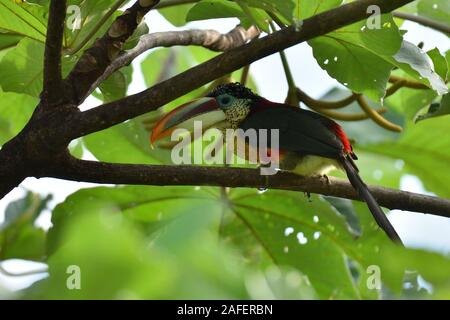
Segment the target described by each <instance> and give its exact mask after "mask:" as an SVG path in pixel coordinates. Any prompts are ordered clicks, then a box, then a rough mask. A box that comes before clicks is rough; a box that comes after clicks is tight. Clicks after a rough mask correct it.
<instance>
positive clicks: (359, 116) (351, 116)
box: [313, 108, 387, 121]
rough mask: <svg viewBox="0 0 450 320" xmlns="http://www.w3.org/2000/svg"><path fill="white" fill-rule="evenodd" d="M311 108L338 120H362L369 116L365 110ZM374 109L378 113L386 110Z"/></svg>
mask: <svg viewBox="0 0 450 320" xmlns="http://www.w3.org/2000/svg"><path fill="white" fill-rule="evenodd" d="M313 110H315V111H317V112H319V113H321V114H323V115H325V116H327V117H329V118H332V119H335V120H340V121H362V120H367V119H369V118H370V117H369V115H367V113H365V112H359V113H343V112H339V111H334V110H328V109H319V108H313ZM374 111H375V112H376V113H378V114H382V113H385V112H387V109H386V108H379V109H376V110H374Z"/></svg>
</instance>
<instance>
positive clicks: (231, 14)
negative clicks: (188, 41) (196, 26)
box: [186, 0, 268, 31]
mask: <svg viewBox="0 0 450 320" xmlns="http://www.w3.org/2000/svg"><path fill="white" fill-rule="evenodd" d="M243 4H244V5H245V3H243ZM248 13H249V14H247V13H246V12H244V11H243V9H242V8H241V6H240V5H239V4H237V3H235V2H232V1H225V0H202V1H200V2H198V3H197V4H195V5H194V6H193V7H192V8H191V9H190V10H189V12H188V14H187V16H186V21H187V22H189V21H197V20H207V19H218V18H238V19H239V20H241V24H242V25H243V26H244V27H249V26H250V25H251V24H256V25H257V26H258V27H260V28H262V29H263V30H264V31H268V24H267V22H266V21H265V20H266V19H267V15H266V14H265V12H264V11H263V10H260V9H255V8H248Z"/></svg>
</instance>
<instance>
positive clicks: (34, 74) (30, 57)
mask: <svg viewBox="0 0 450 320" xmlns="http://www.w3.org/2000/svg"><path fill="white" fill-rule="evenodd" d="M43 57H44V44H42V43H41V42H37V41H34V40H31V39H28V38H24V39H22V40H21V41H20V42H19V44H18V45H17V46H16V47H15V48H14V49H13V50H11V51H9V52H8V53H7V54H6V55H5V57H4V58H3V59H2V61H1V62H0V85H1V86H2V88H3V90H5V91H14V92H19V93H26V94H29V95H31V96H34V97H39V94H40V92H41V91H42V81H43V80H42V77H43V61H42V60H43Z"/></svg>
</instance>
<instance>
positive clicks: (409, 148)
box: [363, 117, 450, 198]
mask: <svg viewBox="0 0 450 320" xmlns="http://www.w3.org/2000/svg"><path fill="white" fill-rule="evenodd" d="M448 121H449V120H448V117H438V118H433V119H429V120H427V121H421V122H419V123H417V124H413V123H412V122H408V124H407V126H406V128H405V131H404V133H403V134H402V136H401V138H400V139H399V140H397V141H395V142H391V143H382V144H378V145H371V146H364V148H363V149H364V150H368V151H371V152H376V153H378V154H382V155H386V156H389V157H391V158H393V159H401V160H403V161H404V171H405V172H407V173H410V174H413V175H416V176H418V177H419V178H420V179H421V181H422V182H423V184H424V186H425V189H426V190H427V191H430V192H434V193H436V194H437V195H439V196H442V197H447V198H448V197H450V192H449V188H448V184H447V181H448V180H449V179H450V171H449V170H448V169H447V167H448V163H449V162H450V138H449V136H448V123H449V122H448Z"/></svg>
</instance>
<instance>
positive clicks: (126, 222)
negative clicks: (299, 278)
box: [36, 187, 267, 299]
mask: <svg viewBox="0 0 450 320" xmlns="http://www.w3.org/2000/svg"><path fill="white" fill-rule="evenodd" d="M213 200H215V198H214V195H211V194H210V193H209V192H208V191H207V190H206V189H205V191H203V190H199V189H197V188H192V187H190V188H189V187H169V188H161V187H121V188H104V187H103V188H93V189H85V190H80V191H78V192H77V193H75V194H73V195H71V196H70V197H68V198H67V199H66V201H65V202H64V203H62V204H60V205H59V206H58V207H57V208H56V209H55V210H54V214H53V218H52V221H53V225H54V227H53V228H52V229H51V231H50V235H49V237H50V240H49V244H50V251H49V252H50V254H51V257H50V259H49V267H50V270H49V272H50V277H49V279H47V280H46V281H44V282H42V283H41V284H40V285H39V286H38V287H39V288H40V290H36V292H38V293H39V294H40V296H39V297H46V298H54V297H59V298H110V299H111V298H113V299H114V298H116V299H117V298H180V299H183V298H184V299H189V298H190V299H195V298H201V297H204V295H205V294H207V295H208V296H209V297H211V298H217V299H232V298H234V299H238V298H239V299H242V298H249V296H248V294H247V292H246V288H245V286H244V279H243V277H244V276H245V275H246V274H247V272H245V270H244V268H243V267H244V266H243V265H242V263H239V264H237V263H235V261H236V257H235V256H234V255H233V254H231V253H230V252H229V250H228V249H227V248H225V247H224V246H223V245H220V246H219V245H218V243H217V238H215V237H214V235H212V234H211V233H210V231H209V230H210V226H211V224H213V225H214V224H215V221H217V220H218V219H219V214H220V202H217V201H213ZM171 202H173V203H174V205H172V206H167V205H169V204H170V203H171ZM161 204H165V205H166V206H165V208H164V209H161ZM161 210H164V211H163V212H160V211H161ZM174 210H175V211H178V214H177V213H176V212H175V211H174ZM121 213H123V214H124V216H122V215H121ZM141 213H142V214H143V215H141ZM152 215H153V217H151V216H152ZM158 216H159V219H155V218H156V217H158ZM166 216H167V217H170V216H178V218H177V219H175V220H172V221H169V223H167V222H166V221H167V217H166ZM123 217H125V218H123ZM142 221H145V222H146V223H155V224H159V226H160V228H159V229H160V231H157V232H153V233H152V234H151V237H150V238H149V237H148V235H147V233H146V231H145V229H141V228H138V226H139V225H140V223H141V222H142ZM161 221H164V222H165V223H164V224H161ZM135 222H137V224H136V223H135ZM71 265H76V266H78V267H79V268H80V269H79V270H80V271H81V285H82V290H67V287H66V280H67V277H68V275H67V273H66V272H67V268H68V267H69V266H71ZM180 266H182V267H181V268H180ZM111 277H112V278H113V280H111V279H110V278H111ZM108 279H110V280H108ZM105 281H106V282H108V283H107V285H105ZM264 297H265V298H267V296H264Z"/></svg>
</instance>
